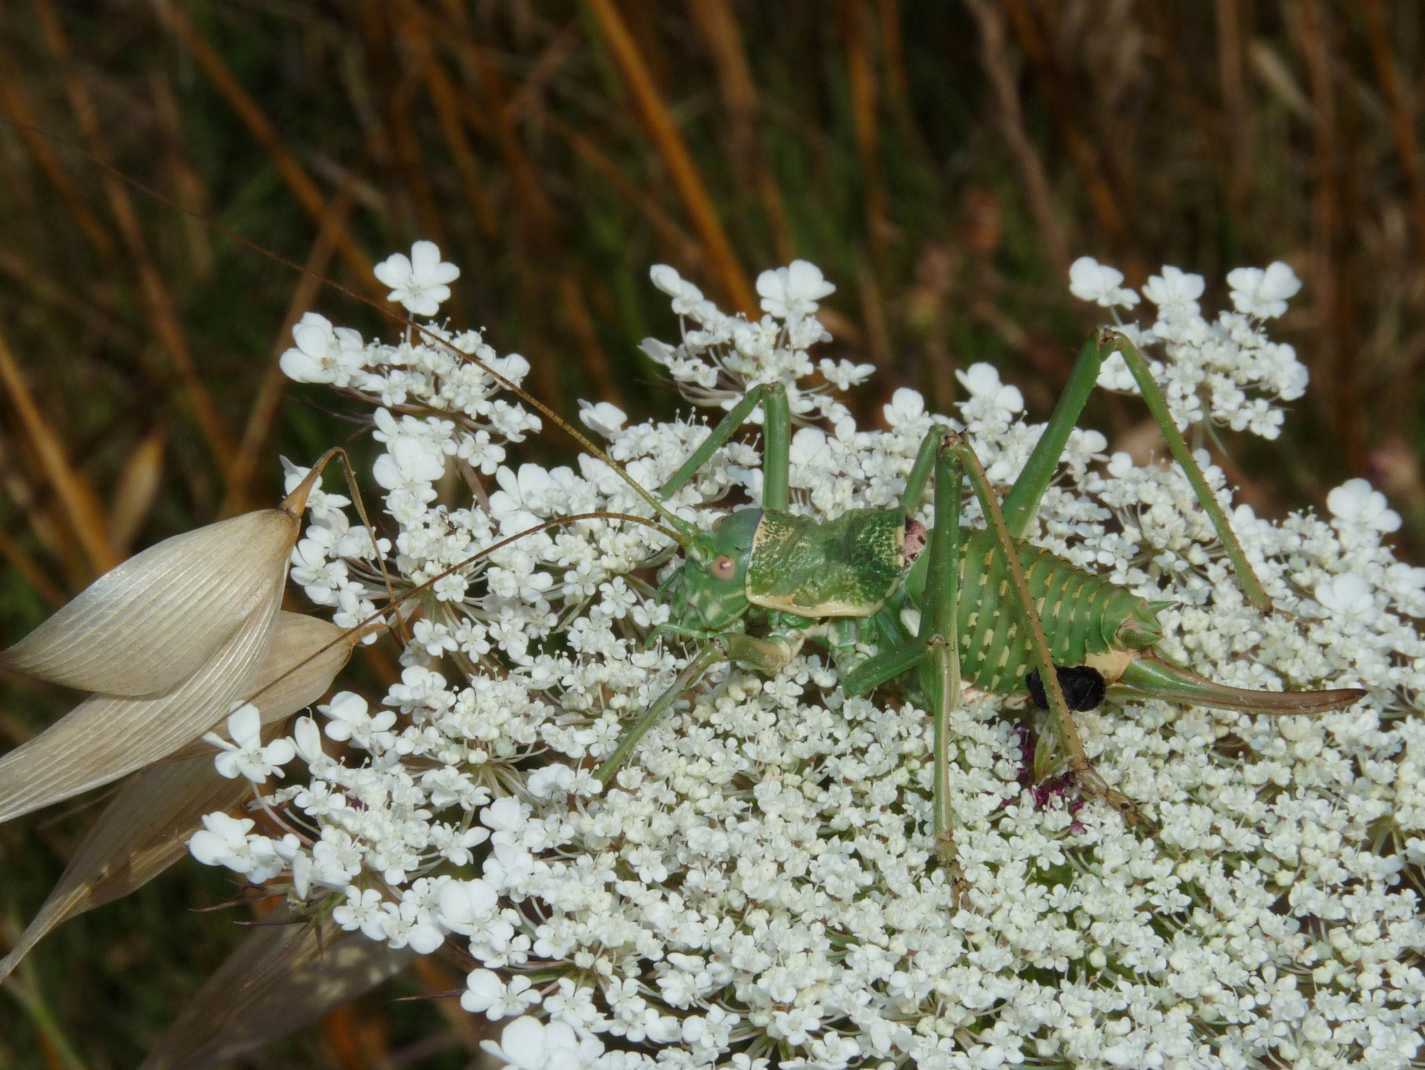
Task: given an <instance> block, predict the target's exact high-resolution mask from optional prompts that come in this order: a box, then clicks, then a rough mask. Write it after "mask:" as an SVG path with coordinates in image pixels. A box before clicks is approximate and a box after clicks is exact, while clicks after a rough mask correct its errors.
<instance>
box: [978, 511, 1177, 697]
mask: <svg viewBox="0 0 1425 1070" xmlns="http://www.w3.org/2000/svg"><path fill="white" fill-rule="evenodd" d="M1018 550H1019V560H1020V563H1021V564H1022V565H1023V567H1024V573H1025V580H1026V582H1027V583H1028V586H1029V593H1030V597H1031V598H1033V599H1034V602H1035V605H1036V607H1037V608H1038V611H1039V618H1040V620H1041V621H1042V622H1043V624H1044V636H1045V639H1046V640H1047V641H1048V644H1049V652H1050V655H1051V656H1052V658H1053V660H1054V663H1055V664H1056V665H1082V664H1083V663H1084V662H1085V660H1086V659H1087V658H1088V657H1089V656H1090V655H1093V654H1101V653H1104V652H1105V651H1108V650H1110V649H1125V648H1129V647H1134V648H1141V647H1144V646H1147V645H1149V643H1150V641H1151V640H1150V638H1149V637H1150V636H1152V635H1156V632H1157V613H1156V610H1154V608H1153V607H1152V606H1151V605H1149V603H1147V602H1146V601H1144V600H1143V599H1141V598H1138V597H1137V596H1135V595H1133V594H1131V593H1130V592H1128V591H1126V590H1124V589H1123V588H1122V587H1118V586H1116V585H1115V584H1113V583H1110V582H1109V581H1108V580H1105V579H1103V578H1101V577H1099V576H1095V575H1093V574H1092V573H1090V572H1085V571H1083V570H1082V569H1079V568H1075V567H1074V566H1073V565H1071V564H1069V563H1068V562H1067V561H1064V560H1063V559H1062V558H1058V557H1055V556H1054V555H1053V554H1051V553H1049V552H1048V551H1047V550H1041V549H1039V548H1038V547H1035V546H1031V545H1029V544H1028V543H1019V544H1018ZM957 617H958V619H957V627H958V629H959V645H960V671H961V673H962V675H963V677H964V679H966V680H967V681H970V682H972V683H974V684H975V685H976V686H978V687H982V688H985V689H986V690H989V691H997V692H1001V693H1004V692H1011V691H1018V690H1020V689H1022V688H1023V687H1024V678H1025V676H1026V675H1027V674H1028V673H1029V672H1031V671H1032V670H1033V669H1034V668H1035V661H1034V654H1033V651H1032V649H1031V645H1030V644H1031V640H1030V636H1029V634H1028V630H1027V629H1026V628H1025V626H1024V624H1023V618H1022V616H1021V614H1020V612H1019V609H1018V603H1017V601H1016V599H1015V595H1014V591H1013V588H1012V586H1011V579H1010V572H1009V563H1008V561H1007V560H1006V558H1005V555H1004V553H1003V552H1002V551H1001V550H1000V549H999V546H998V544H997V543H996V542H995V541H994V539H993V537H992V536H991V535H990V534H989V533H988V532H984V531H980V532H975V533H973V534H971V535H970V536H969V537H968V538H967V539H966V540H965V542H964V544H963V549H962V552H961V557H960V593H959V613H958V615H957ZM1125 622H1128V623H1129V625H1130V627H1129V628H1127V629H1124V628H1123V625H1124V623H1125ZM1127 634H1131V636H1132V639H1131V641H1125V635H1127Z"/></svg>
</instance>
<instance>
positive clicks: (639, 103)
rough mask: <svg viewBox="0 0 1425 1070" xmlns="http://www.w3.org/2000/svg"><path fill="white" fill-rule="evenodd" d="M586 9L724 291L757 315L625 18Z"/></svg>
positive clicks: (601, 1)
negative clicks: (603, 40) (627, 90)
mask: <svg viewBox="0 0 1425 1070" xmlns="http://www.w3.org/2000/svg"><path fill="white" fill-rule="evenodd" d="M588 6H589V8H590V10H591V11H592V12H593V15H594V18H595V20H596V21H597V22H598V24H599V28H600V30H601V31H602V32H603V35H604V39H605V41H607V42H608V46H609V50H610V52H611V53H612V55H613V58H614V61H615V62H616V63H617V64H618V68H619V70H620V71H621V72H622V73H623V76H624V80H625V82H627V84H628V88H629V91H630V93H631V94H632V95H633V101H634V105H635V106H636V107H637V109H638V112H639V114H640V115H641V116H642V117H643V121H644V124H645V126H647V128H648V132H649V135H650V136H651V137H652V138H653V144H654V147H655V148H656V149H657V151H658V155H659V157H660V158H661V159H662V160H663V164H664V166H665V167H667V168H668V173H669V175H670V176H671V177H672V179H673V185H674V186H675V187H677V190H678V195H679V196H680V197H681V198H682V200H683V204H684V207H686V208H687V210H688V215H689V216H690V217H691V218H692V220H693V228H694V229H695V230H696V231H697V232H698V234H699V235H701V237H702V239H703V242H704V243H705V244H706V245H707V248H708V254H709V257H710V258H711V260H712V270H713V272H714V273H715V274H716V275H717V276H718V277H719V278H721V280H722V285H723V289H724V290H726V292H727V294H728V297H729V298H730V299H731V301H732V303H733V305H734V306H735V307H736V308H737V310H738V311H740V312H745V313H747V314H748V315H749V316H754V317H755V316H757V315H758V314H759V309H758V305H757V299H756V296H755V295H754V294H753V291H752V284H751V283H750V282H749V281H748V278H747V275H746V273H745V272H744V271H743V270H742V266H741V265H740V264H739V263H738V262H737V258H736V257H735V256H734V255H733V252H732V245H731V243H730V242H729V241H728V238H727V232H726V231H725V230H724V229H723V226H722V221H721V220H720V219H719V218H718V213H717V209H716V208H715V207H714V205H713V202H712V198H711V197H709V195H708V191H707V186H706V185H705V184H704V183H703V179H702V175H701V174H700V173H699V171H698V168H697V164H695V163H694V162H693V158H692V155H691V154H690V153H689V152H688V147H687V145H686V144H685V143H684V141H683V137H682V135H681V134H679V133H678V128H677V126H676V125H675V124H674V122H673V117H672V116H671V115H670V114H669V112H668V107H667V105H665V104H664V103H663V98H662V97H661V96H660V95H659V93H658V90H657V87H655V86H654V84H653V78H652V75H651V74H650V73H649V71H648V65H647V64H646V63H645V62H644V59H643V55H642V53H640V52H639V50H638V45H637V44H636V43H635V42H634V40H633V37H632V36H631V35H630V34H629V32H628V27H627V26H626V25H625V24H624V21H623V17H622V16H621V15H620V14H619V13H618V10H617V9H616V8H615V7H614V5H613V3H611V0H589V5H588Z"/></svg>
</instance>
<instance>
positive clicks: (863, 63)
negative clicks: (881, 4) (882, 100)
mask: <svg viewBox="0 0 1425 1070" xmlns="http://www.w3.org/2000/svg"><path fill="white" fill-rule="evenodd" d="M841 21H842V27H843V32H842V38H843V40H844V41H845V47H846V80H847V85H848V89H849V91H850V95H851V124H852V129H853V130H854V131H855V134H856V155H857V156H858V157H859V158H860V161H861V181H862V183H863V184H864V189H865V197H866V233H867V234H868V235H869V236H870V239H871V245H872V248H873V249H874V250H876V251H877V252H878V253H879V251H880V249H881V247H882V246H883V245H884V243H885V239H886V237H887V222H886V196H885V189H884V186H883V184H882V182H881V168H880V163H879V161H880V141H881V133H880V127H879V126H878V125H877V122H876V118H877V106H876V102H877V98H878V96H879V86H878V85H877V84H876V73H875V63H874V61H873V60H872V58H871V44H872V42H873V40H874V31H873V22H872V18H871V11H870V10H869V9H868V8H867V7H866V5H865V4H863V3H861V0H844V2H843V4H842V7H841Z"/></svg>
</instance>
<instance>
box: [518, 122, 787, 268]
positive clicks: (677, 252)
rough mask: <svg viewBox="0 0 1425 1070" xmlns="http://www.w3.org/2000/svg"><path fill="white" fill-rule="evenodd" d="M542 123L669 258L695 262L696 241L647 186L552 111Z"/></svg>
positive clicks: (697, 252) (696, 253) (696, 254)
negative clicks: (643, 224) (640, 221)
mask: <svg viewBox="0 0 1425 1070" xmlns="http://www.w3.org/2000/svg"><path fill="white" fill-rule="evenodd" d="M544 121H545V124H546V125H547V126H548V127H549V129H550V130H552V131H554V132H555V133H556V134H558V135H559V136H561V137H562V138H564V139H565V140H566V141H567V142H569V147H570V148H572V149H573V150H574V152H575V153H576V154H577V155H578V157H579V158H580V159H581V160H583V161H584V163H586V164H588V165H589V167H590V168H591V169H593V170H594V171H595V172H596V173H597V174H598V175H599V177H600V178H603V179H604V180H605V181H606V182H608V184H609V186H610V188H612V189H613V191H614V192H615V193H617V194H618V195H619V196H620V197H622V198H623V199H624V201H625V202H626V203H627V204H629V205H630V206H632V207H635V208H637V209H638V211H639V212H640V213H642V215H643V218H645V219H646V220H648V223H649V225H650V226H651V227H652V228H653V230H654V232H655V233H657V235H658V240H659V241H660V242H661V243H662V245H663V247H664V248H665V249H667V250H669V251H670V252H669V255H670V256H673V257H674V258H675V259H676V260H679V261H684V262H692V261H694V260H696V259H697V257H698V254H699V246H698V243H697V240H696V239H695V238H694V237H693V236H692V234H690V233H689V232H688V231H687V230H686V229H685V228H684V227H683V225H682V224H681V223H680V222H678V221H677V220H676V219H674V218H673V217H672V216H670V215H669V214H668V213H667V212H665V211H664V210H663V208H662V206H661V205H659V204H658V201H657V198H654V197H650V196H649V195H648V188H647V185H646V184H643V183H641V182H639V181H637V180H635V179H634V178H632V177H630V176H629V175H628V174H627V173H625V172H624V171H623V170H622V169H621V168H620V167H619V165H618V164H617V163H615V162H614V160H613V159H612V158H610V156H609V154H608V153H606V152H604V150H603V149H601V148H599V146H598V145H597V144H596V143H595V142H594V141H593V140H592V139H591V138H589V137H588V136H587V135H585V134H584V133H583V131H581V130H580V129H579V128H578V127H576V126H575V125H574V124H573V123H570V122H568V121H566V120H564V119H562V118H560V116H559V115H557V114H555V113H554V112H550V113H549V114H548V115H546V116H545V118H544ZM789 259H790V258H789Z"/></svg>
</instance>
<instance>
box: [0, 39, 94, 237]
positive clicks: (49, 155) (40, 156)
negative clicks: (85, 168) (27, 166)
mask: <svg viewBox="0 0 1425 1070" xmlns="http://www.w3.org/2000/svg"><path fill="white" fill-rule="evenodd" d="M4 59H5V62H4V66H5V68H6V69H7V70H10V71H18V70H20V65H19V64H18V63H16V62H15V61H14V59H13V57H11V56H10V55H9V54H8V52H7V53H6V54H5V56H4ZM0 110H3V111H4V113H5V115H6V116H8V117H9V118H10V119H12V120H13V121H14V124H15V125H14V130H15V133H16V134H17V135H18V136H19V137H20V139H21V140H22V141H24V143H25V148H27V149H29V151H30V155H31V156H33V157H34V159H35V162H36V163H37V164H39V167H40V170H41V171H43V172H44V174H45V177H46V178H48V179H49V181H50V184H51V185H52V186H54V188H55V192H57V193H58V194H59V196H60V199H61V200H63V201H64V205H65V210H66V213H67V217H68V219H69V221H70V222H72V223H73V224H74V225H75V227H77V228H78V229H79V231H80V232H81V233H82V234H83V235H84V237H85V240H87V241H88V242H89V244H90V245H91V246H92V247H93V249H94V252H95V254H96V255H97V256H98V257H99V258H100V259H101V260H111V259H113V256H114V251H115V250H114V238H113V236H112V235H111V234H110V233H109V231H108V229H107V228H106V227H105V226H104V224H103V223H101V222H100V221H99V219H98V217H96V216H95V215H94V213H93V212H92V211H90V210H89V203H88V202H87V201H86V200H85V199H84V197H83V195H82V194H81V193H80V192H79V191H78V190H77V189H76V188H75V185H74V182H73V181H72V180H71V179H70V177H69V172H68V171H66V170H65V168H64V164H62V163H61V162H60V159H59V156H58V155H57V154H56V153H55V151H54V148H53V146H51V145H50V143H49V141H48V140H46V139H45V137H44V136H43V135H42V134H41V133H40V130H42V129H43V125H42V124H41V123H39V122H37V121H36V120H35V113H34V109H32V108H31V107H30V102H29V98H28V97H27V96H26V95H25V91H24V83H23V82H21V80H20V79H19V78H17V77H10V78H0Z"/></svg>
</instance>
